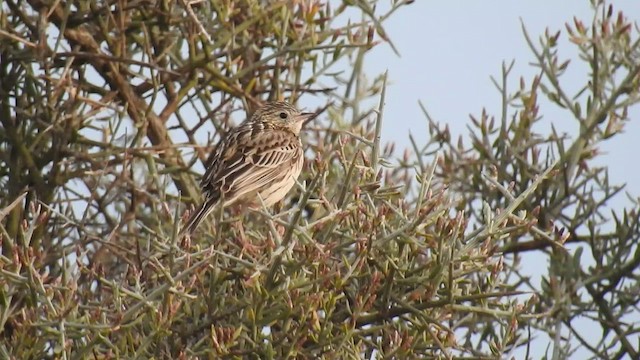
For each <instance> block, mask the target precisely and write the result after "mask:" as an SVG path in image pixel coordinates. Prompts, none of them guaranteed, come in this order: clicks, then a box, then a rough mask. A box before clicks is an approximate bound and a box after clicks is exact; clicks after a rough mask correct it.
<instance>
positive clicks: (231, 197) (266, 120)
mask: <svg viewBox="0 0 640 360" xmlns="http://www.w3.org/2000/svg"><path fill="white" fill-rule="evenodd" d="M314 115H316V113H306V112H300V111H299V110H298V109H297V108H296V107H294V106H293V105H291V104H290V103H288V102H284V101H276V102H268V103H266V104H264V105H263V106H261V107H259V108H258V109H256V111H255V112H254V113H253V115H252V116H251V117H250V118H249V119H248V120H246V121H244V122H242V123H241V124H240V125H238V126H237V127H235V128H233V129H232V130H230V131H229V132H227V134H226V135H225V136H223V137H222V138H221V139H220V141H219V142H218V144H217V145H216V146H215V147H214V149H213V151H212V152H211V154H210V155H209V158H208V159H207V161H206V162H205V173H204V175H203V176H202V179H201V181H200V188H201V190H202V195H203V198H204V201H203V202H202V204H201V205H199V206H198V207H197V209H196V210H195V211H194V212H193V213H192V214H191V215H190V217H189V219H188V220H187V222H186V223H185V225H184V227H183V229H182V230H181V232H180V234H179V238H182V237H184V236H186V235H191V234H193V232H194V231H195V230H196V228H197V227H198V225H199V224H200V223H201V222H202V220H204V219H205V218H206V217H207V216H208V215H209V214H210V213H211V212H212V211H213V209H214V208H215V206H216V205H217V204H218V203H221V204H222V206H223V207H226V206H229V205H232V204H235V203H243V204H249V205H254V206H255V205H260V204H264V205H265V206H267V207H269V206H271V205H273V204H275V203H277V202H278V201H280V200H281V199H282V198H284V196H285V195H286V194H287V193H288V192H289V190H291V188H292V187H293V185H294V184H295V183H296V180H297V179H298V177H299V176H300V172H301V171H302V167H303V165H304V151H303V147H302V141H301V140H300V132H301V130H302V127H303V125H304V124H305V123H306V122H308V121H310V120H311V119H312V118H313V117H314ZM258 197H259V198H258ZM260 199H261V201H260Z"/></svg>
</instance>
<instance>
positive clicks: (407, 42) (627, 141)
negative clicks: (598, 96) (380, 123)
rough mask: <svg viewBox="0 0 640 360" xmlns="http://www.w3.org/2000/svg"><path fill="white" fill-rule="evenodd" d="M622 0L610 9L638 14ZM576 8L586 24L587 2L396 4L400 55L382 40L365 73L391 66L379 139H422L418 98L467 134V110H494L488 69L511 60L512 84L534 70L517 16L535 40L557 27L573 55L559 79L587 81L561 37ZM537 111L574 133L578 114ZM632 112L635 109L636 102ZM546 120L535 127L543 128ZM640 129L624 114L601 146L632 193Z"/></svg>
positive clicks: (639, 181) (393, 28) (639, 189)
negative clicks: (620, 126) (621, 125)
mask: <svg viewBox="0 0 640 360" xmlns="http://www.w3.org/2000/svg"><path fill="white" fill-rule="evenodd" d="M620 3H621V4H616V5H615V8H614V9H616V10H623V11H624V13H625V14H626V15H627V17H630V18H633V16H634V15H636V16H637V17H640V1H621V2H620ZM380 5H387V2H385V1H381V2H380ZM574 16H576V17H577V18H578V19H582V20H583V21H584V22H585V23H586V24H589V23H590V21H591V19H592V18H593V10H592V9H591V7H590V4H589V2H588V1H550V0H542V1H527V2H524V1H507V0H501V1H490V2H487V1H428V0H417V1H415V2H414V3H413V4H411V5H409V6H406V7H405V8H401V9H400V10H399V11H398V12H397V13H396V14H394V15H393V16H391V18H390V19H389V20H388V21H387V22H386V23H385V29H386V30H387V32H388V33H389V36H390V38H391V39H392V40H393V41H394V44H395V45H396V47H397V48H398V50H399V51H400V53H401V57H397V56H396V55H395V54H394V53H393V52H392V50H391V49H390V47H389V46H386V45H384V44H383V45H381V46H378V47H377V48H376V49H374V50H373V51H372V52H371V53H370V54H369V56H368V57H367V60H366V61H367V63H366V68H367V69H368V70H367V72H368V73H369V74H372V75H373V74H379V73H382V72H384V71H385V70H388V71H389V83H390V86H389V87H388V89H387V98H386V105H385V123H384V131H383V139H384V140H388V141H389V140H393V141H396V142H398V143H399V144H402V143H406V141H407V134H408V132H409V131H411V133H412V134H413V135H414V136H415V137H416V138H417V139H419V140H420V142H421V143H424V142H425V141H426V139H427V136H428V133H427V125H426V121H425V120H424V116H423V115H422V112H421V110H420V108H419V106H418V100H421V101H422V103H423V104H424V105H425V106H426V107H427V110H428V111H429V113H430V115H431V116H432V117H433V118H434V119H436V120H438V121H440V122H446V123H448V124H449V126H450V127H451V129H452V131H453V132H454V134H462V135H466V134H467V133H468V131H467V129H466V126H467V125H468V124H469V114H475V115H477V114H479V113H480V111H481V110H482V108H483V107H484V108H487V110H488V111H489V112H490V113H492V114H494V115H498V116H499V114H500V112H499V111H500V105H501V104H500V95H499V94H498V92H497V91H496V89H495V87H494V85H493V84H492V82H491V80H490V76H494V77H496V78H499V77H500V71H501V66H502V62H503V61H506V62H510V61H511V60H515V66H514V69H513V71H512V74H513V76H512V77H511V86H510V88H511V89H516V87H517V85H518V81H519V80H518V79H519V77H520V76H521V75H522V76H524V78H525V79H527V80H530V79H531V78H532V77H533V75H534V74H537V73H538V71H537V70H536V69H535V68H533V67H532V66H530V65H529V63H530V62H531V61H532V60H533V56H532V54H531V52H530V51H529V48H528V46H527V44H526V42H525V40H524V36H523V34H522V30H521V22H520V19H522V21H523V22H524V24H525V26H526V27H527V29H528V32H529V35H530V36H531V37H532V38H533V39H535V40H537V39H538V38H539V36H540V35H541V34H543V32H544V30H545V28H547V27H548V28H549V29H550V30H551V31H557V30H562V37H561V46H560V55H561V56H563V57H567V58H571V59H574V60H573V61H572V63H571V64H570V68H569V69H568V71H567V73H566V74H565V76H563V79H564V81H565V82H566V84H567V86H568V87H569V88H570V89H577V88H578V87H579V86H580V84H584V81H585V79H586V77H587V74H588V69H587V68H586V67H585V65H584V64H583V63H580V62H579V61H577V60H576V54H577V52H576V50H575V47H574V46H572V45H570V44H569V43H568V42H567V41H566V40H567V37H566V35H567V32H566V30H565V26H564V24H565V23H566V22H569V21H572V19H573V17H574ZM527 83H530V81H527ZM541 114H542V115H543V117H544V118H545V121H553V124H554V126H555V127H556V128H558V129H560V130H562V131H566V132H568V133H569V134H573V133H575V131H576V130H577V124H576V122H575V121H573V120H572V119H571V118H570V117H569V116H567V114H566V113H564V112H563V111H559V110H558V109H557V107H553V106H549V105H548V104H545V103H542V107H541ZM631 116H632V117H635V118H638V117H640V108H638V107H636V108H635V109H633V111H632V113H631ZM498 118H499V117H498ZM548 124H549V123H548V122H545V123H543V124H542V126H540V127H538V128H537V130H538V131H540V132H543V131H544V132H545V133H546V131H547V130H549V129H550V126H548ZM638 134H640V120H639V121H636V122H629V123H628V125H627V126H626V128H625V134H623V135H622V136H618V137H616V138H614V140H613V141H611V142H610V143H606V144H605V145H604V146H603V147H602V148H601V150H602V151H604V152H606V153H607V155H606V160H607V164H608V165H609V166H610V175H611V177H612V180H613V181H614V182H616V183H622V182H626V183H627V184H628V187H627V190H629V191H631V192H632V193H633V194H635V196H638V195H640V170H638V169H637V168H636V167H629V166H628V160H627V159H628V157H627V154H629V153H638V152H640V142H638V141H637V140H636V137H637V136H638ZM604 163H605V162H604V161H602V162H601V164H604ZM621 204H627V203H626V202H624V201H623V202H622V203H621Z"/></svg>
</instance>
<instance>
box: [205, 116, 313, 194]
mask: <svg viewBox="0 0 640 360" xmlns="http://www.w3.org/2000/svg"><path fill="white" fill-rule="evenodd" d="M240 130H242V129H240ZM261 130H262V131H260V132H259V133H252V132H250V131H239V132H237V133H236V134H234V136H233V137H234V138H232V139H229V141H228V142H227V143H226V144H225V145H226V146H223V148H222V149H221V151H220V152H219V154H218V156H217V159H216V164H215V166H211V168H210V170H212V172H211V173H208V172H207V173H205V177H204V178H203V179H202V183H203V187H204V188H208V189H209V190H210V191H213V192H215V193H217V194H219V195H218V196H220V195H223V196H224V198H225V202H232V201H235V199H237V198H239V197H242V196H243V195H246V194H251V193H253V192H256V191H257V190H259V189H261V188H263V187H264V186H266V185H268V184H269V183H271V182H273V181H275V180H277V179H278V178H280V177H284V176H286V172H287V171H286V170H287V168H288V167H289V166H290V164H291V163H292V162H294V161H296V159H297V157H298V156H302V154H301V149H300V140H299V139H298V137H297V136H295V135H294V134H292V133H290V132H288V131H286V130H280V129H261ZM214 168H215V170H214Z"/></svg>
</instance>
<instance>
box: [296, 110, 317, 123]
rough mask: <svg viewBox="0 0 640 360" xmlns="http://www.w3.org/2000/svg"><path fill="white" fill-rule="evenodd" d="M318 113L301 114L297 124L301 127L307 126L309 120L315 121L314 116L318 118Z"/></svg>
mask: <svg viewBox="0 0 640 360" xmlns="http://www.w3.org/2000/svg"><path fill="white" fill-rule="evenodd" d="M318 114H319V113H317V112H313V113H301V114H300V115H298V119H297V120H298V121H296V122H298V123H302V126H305V125H307V123H309V122H310V121H311V120H313V119H315V118H316V116H318Z"/></svg>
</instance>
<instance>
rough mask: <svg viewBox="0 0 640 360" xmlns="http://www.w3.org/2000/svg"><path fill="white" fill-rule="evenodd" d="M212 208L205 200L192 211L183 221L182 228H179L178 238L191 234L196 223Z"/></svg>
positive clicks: (196, 225)
mask: <svg viewBox="0 0 640 360" xmlns="http://www.w3.org/2000/svg"><path fill="white" fill-rule="evenodd" d="M212 210H213V205H212V204H210V203H208V202H205V203H203V204H202V205H200V206H199V207H198V208H197V209H196V211H194V212H193V213H192V214H191V216H189V220H187V222H186V223H185V225H184V227H183V228H182V230H180V234H178V239H182V238H183V237H185V236H186V235H191V234H193V232H194V231H195V230H196V228H197V227H198V225H200V223H201V222H202V220H203V219H204V218H205V217H207V215H209V213H211V211H212Z"/></svg>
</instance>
